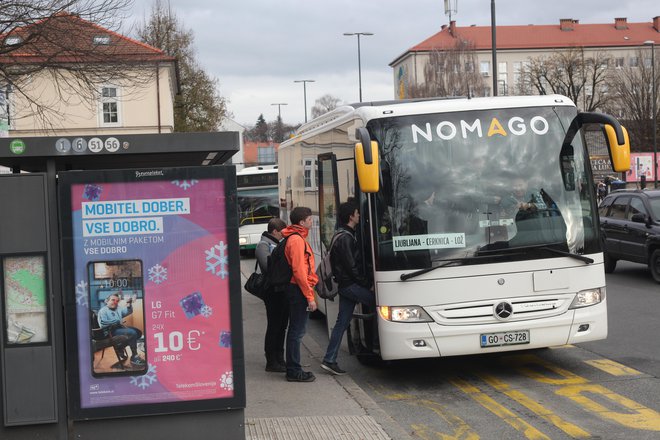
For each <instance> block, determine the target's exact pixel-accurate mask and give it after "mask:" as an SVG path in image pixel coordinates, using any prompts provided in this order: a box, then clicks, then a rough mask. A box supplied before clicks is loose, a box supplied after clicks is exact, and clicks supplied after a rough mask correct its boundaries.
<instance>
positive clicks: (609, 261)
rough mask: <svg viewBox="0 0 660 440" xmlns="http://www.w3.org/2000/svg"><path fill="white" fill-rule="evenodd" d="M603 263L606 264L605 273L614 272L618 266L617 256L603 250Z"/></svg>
mask: <svg viewBox="0 0 660 440" xmlns="http://www.w3.org/2000/svg"><path fill="white" fill-rule="evenodd" d="M603 263H604V266H605V273H612V272H614V269H615V268H616V258H613V257H612V256H610V255H609V254H608V253H607V251H605V252H603Z"/></svg>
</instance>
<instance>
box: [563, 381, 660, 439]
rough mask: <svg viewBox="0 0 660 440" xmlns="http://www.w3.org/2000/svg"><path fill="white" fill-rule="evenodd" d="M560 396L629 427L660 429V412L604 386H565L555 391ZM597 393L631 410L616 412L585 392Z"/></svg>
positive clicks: (650, 429)
mask: <svg viewBox="0 0 660 440" xmlns="http://www.w3.org/2000/svg"><path fill="white" fill-rule="evenodd" d="M555 393H557V394H558V395H560V396H565V397H568V398H569V399H571V400H573V401H574V402H576V403H578V404H580V405H582V406H583V407H584V408H586V409H587V410H589V411H592V412H594V413H596V414H598V415H600V416H601V417H604V418H606V419H610V420H612V421H615V422H617V423H619V424H621V425H623V426H627V427H628V428H636V429H646V430H649V431H660V413H658V412H657V411H654V410H652V409H650V408H647V407H645V406H643V405H640V404H639V403H637V402H635V401H634V400H630V399H628V398H626V397H623V396H622V395H620V394H617V393H614V392H612V391H610V390H608V389H607V388H605V387H604V386H601V385H597V384H581V385H569V386H564V387H561V388H560V389H558V390H557V391H555ZM586 393H590V394H597V395H598V396H600V397H602V398H605V399H608V400H611V401H612V402H614V403H616V404H618V405H620V406H622V407H623V408H625V409H627V410H629V411H627V413H625V414H624V413H622V412H615V411H612V410H610V409H608V408H605V407H604V406H603V405H601V404H600V403H597V402H595V401H593V400H591V399H590V398H588V397H586V396H585V395H584V394H586Z"/></svg>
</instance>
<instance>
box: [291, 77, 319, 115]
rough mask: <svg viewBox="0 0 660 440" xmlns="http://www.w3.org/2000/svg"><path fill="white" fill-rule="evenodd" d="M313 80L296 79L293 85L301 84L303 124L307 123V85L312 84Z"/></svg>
mask: <svg viewBox="0 0 660 440" xmlns="http://www.w3.org/2000/svg"><path fill="white" fill-rule="evenodd" d="M314 81H315V80H313V79H296V80H294V81H293V82H294V83H303V97H304V100H305V122H307V83H308V82H309V83H313V82H314Z"/></svg>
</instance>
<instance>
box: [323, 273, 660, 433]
mask: <svg viewBox="0 0 660 440" xmlns="http://www.w3.org/2000/svg"><path fill="white" fill-rule="evenodd" d="M607 294H608V302H609V303H608V304H609V328H610V334H609V337H608V339H607V340H605V341H598V342H592V343H588V344H581V345H580V346H565V347H556V348H551V349H545V350H534V351H521V352H515V353H509V354H498V355H486V356H483V355H482V356H462V357H455V358H443V359H430V360H416V361H400V362H390V363H386V364H385V365H381V366H377V367H374V366H368V367H367V366H363V365H360V364H359V363H358V362H357V360H356V359H355V358H353V357H350V356H348V354H347V353H346V352H342V353H341V355H340V356H341V357H340V363H341V365H342V367H344V368H346V369H347V370H349V371H350V374H351V377H352V378H353V379H354V380H355V382H356V383H357V384H358V385H360V386H361V387H362V388H363V389H364V390H365V392H367V394H368V395H369V396H370V397H371V398H372V399H373V400H374V401H376V402H377V404H378V405H380V406H381V408H383V409H384V410H385V411H386V413H388V414H389V415H390V416H391V417H392V418H393V419H394V420H396V421H397V422H398V423H399V424H400V425H401V426H402V428H403V429H406V430H407V431H408V432H410V434H411V435H412V436H413V438H420V439H453V438H457V439H468V438H473V439H477V438H481V439H502V438H506V439H570V438H592V439H593V438H598V439H657V438H660V413H659V412H658V411H659V410H660V399H659V398H658V396H660V380H658V377H659V375H660V343H659V342H658V340H657V337H658V335H659V334H660V331H659V330H660V329H659V328H658V327H659V324H658V323H659V322H660V320H659V319H658V313H659V311H660V286H658V285H657V284H656V283H654V282H653V280H652V278H651V277H650V275H649V274H648V272H646V270H645V268H644V266H640V265H634V264H626V263H621V264H620V267H619V268H617V271H616V272H615V273H614V274H612V275H608V291H607ZM310 327H311V330H310V332H311V333H313V335H314V337H315V338H316V340H317V341H319V344H320V345H323V343H325V341H327V336H326V333H325V322H323V321H315V322H312V325H311V326H310Z"/></svg>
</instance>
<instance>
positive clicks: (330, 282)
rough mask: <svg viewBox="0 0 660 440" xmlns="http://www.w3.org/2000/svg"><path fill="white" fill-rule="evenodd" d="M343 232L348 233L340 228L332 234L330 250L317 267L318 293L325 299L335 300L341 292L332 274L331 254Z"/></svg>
mask: <svg viewBox="0 0 660 440" xmlns="http://www.w3.org/2000/svg"><path fill="white" fill-rule="evenodd" d="M342 234H348V232H346V231H344V230H339V231H337V232H336V233H335V235H333V236H332V240H330V247H329V248H328V252H326V254H325V255H324V256H323V259H322V260H321V264H319V267H318V268H317V269H316V275H317V276H318V277H319V281H318V283H317V284H316V294H317V295H318V296H319V297H320V298H323V299H329V300H330V301H334V300H335V296H337V293H339V284H338V283H337V280H335V277H334V276H333V275H332V264H331V263H330V254H331V253H332V246H334V244H335V241H337V238H338V237H339V236H340V235H342Z"/></svg>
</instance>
